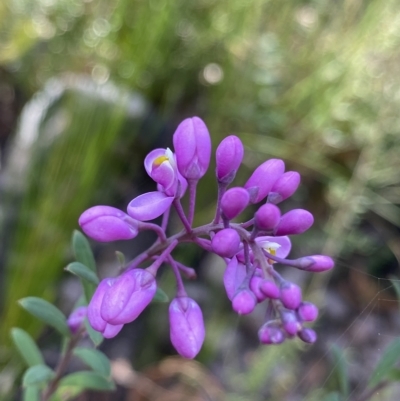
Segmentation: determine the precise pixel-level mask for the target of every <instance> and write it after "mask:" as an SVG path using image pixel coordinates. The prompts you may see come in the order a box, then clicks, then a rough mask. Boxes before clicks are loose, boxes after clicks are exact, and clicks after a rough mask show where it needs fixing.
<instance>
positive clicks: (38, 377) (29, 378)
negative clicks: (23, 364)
mask: <svg viewBox="0 0 400 401" xmlns="http://www.w3.org/2000/svg"><path fill="white" fill-rule="evenodd" d="M54 376H55V373H54V372H53V371H52V370H51V369H50V368H49V367H48V366H46V365H35V366H31V367H30V368H29V369H28V370H27V371H26V372H25V374H24V377H23V378H22V385H23V386H24V387H28V386H40V385H43V384H45V383H48V382H49V381H50V380H51V379H52V378H53V377H54Z"/></svg>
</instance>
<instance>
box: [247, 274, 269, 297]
mask: <svg viewBox="0 0 400 401" xmlns="http://www.w3.org/2000/svg"><path fill="white" fill-rule="evenodd" d="M263 281H264V280H263V278H262V277H259V276H256V275H254V276H253V277H252V278H251V280H250V289H251V291H253V294H254V295H255V297H256V298H257V302H262V301H264V299H265V298H267V296H266V295H265V294H264V293H263V292H262V291H261V283H262V282H263Z"/></svg>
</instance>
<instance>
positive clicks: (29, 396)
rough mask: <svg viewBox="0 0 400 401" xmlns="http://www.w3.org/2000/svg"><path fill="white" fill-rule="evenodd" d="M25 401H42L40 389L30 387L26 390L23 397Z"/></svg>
mask: <svg viewBox="0 0 400 401" xmlns="http://www.w3.org/2000/svg"><path fill="white" fill-rule="evenodd" d="M22 400H23V401H40V388H39V387H37V386H29V387H26V388H24V393H23V397H22Z"/></svg>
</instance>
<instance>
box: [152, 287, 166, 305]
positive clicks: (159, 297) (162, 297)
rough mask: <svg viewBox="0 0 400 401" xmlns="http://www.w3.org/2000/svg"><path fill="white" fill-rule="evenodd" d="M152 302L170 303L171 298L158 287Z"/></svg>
mask: <svg viewBox="0 0 400 401" xmlns="http://www.w3.org/2000/svg"><path fill="white" fill-rule="evenodd" d="M152 302H163V303H165V302H169V297H168V295H167V294H166V293H165V292H164V291H163V290H162V289H161V288H160V287H157V290H156V294H155V295H154V298H153V300H152Z"/></svg>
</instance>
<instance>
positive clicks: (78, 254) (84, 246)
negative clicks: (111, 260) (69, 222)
mask: <svg viewBox="0 0 400 401" xmlns="http://www.w3.org/2000/svg"><path fill="white" fill-rule="evenodd" d="M72 249H73V250H74V255H75V258H76V260H77V261H78V262H81V263H82V264H84V265H85V266H87V267H88V268H89V269H90V270H92V271H94V272H95V271H96V262H95V260H94V256H93V252H92V248H90V244H89V241H88V240H87V239H86V237H85V236H84V235H83V234H82V233H81V232H80V231H78V230H75V231H74V233H73V235H72Z"/></svg>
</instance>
